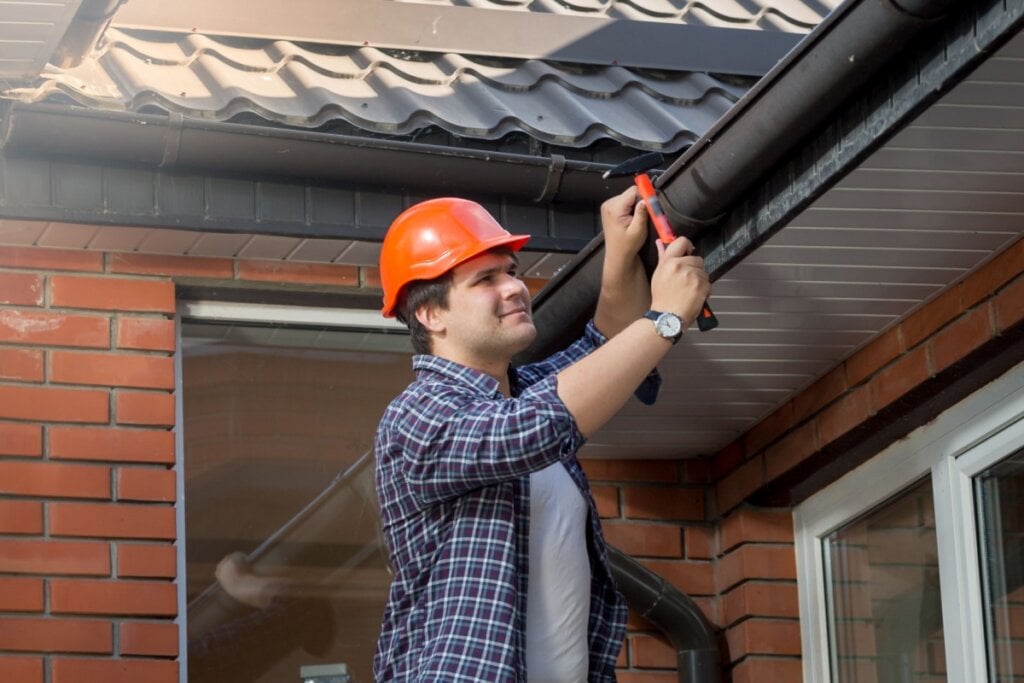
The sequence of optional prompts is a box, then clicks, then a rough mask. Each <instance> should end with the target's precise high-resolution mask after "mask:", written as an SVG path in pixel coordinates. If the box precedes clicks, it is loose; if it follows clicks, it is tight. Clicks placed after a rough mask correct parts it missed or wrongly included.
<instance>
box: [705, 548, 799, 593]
mask: <svg viewBox="0 0 1024 683" xmlns="http://www.w3.org/2000/svg"><path fill="white" fill-rule="evenodd" d="M748 579H793V580H795V579H796V555H795V551H794V550H793V546H790V545H758V544H746V545H741V546H740V547H739V548H737V549H736V550H733V551H732V552H730V553H726V554H725V555H724V556H723V557H722V559H720V560H719V561H718V566H717V571H716V574H715V580H716V582H717V584H718V592H719V593H724V592H725V591H727V590H728V589H730V588H732V587H733V586H735V585H736V584H738V583H740V582H742V581H746V580H748Z"/></svg>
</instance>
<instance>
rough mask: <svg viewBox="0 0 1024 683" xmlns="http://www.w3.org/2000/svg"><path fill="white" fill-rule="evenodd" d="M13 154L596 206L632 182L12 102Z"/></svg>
mask: <svg viewBox="0 0 1024 683" xmlns="http://www.w3.org/2000/svg"><path fill="white" fill-rule="evenodd" d="M0 148H2V149H3V150H4V153H5V154H6V155H8V156H46V157H61V158H73V159H88V160H90V161H93V162H95V161H105V162H113V163H126V164H133V165H140V164H141V165H144V166H149V167H156V168H159V169H178V168H181V169H195V170H206V171H212V172H224V173H231V174H238V173H239V170H240V169H244V172H245V173H246V174H256V175H261V176H264V177H282V176H284V177H290V178H301V179H307V180H312V181H315V182H316V183H318V184H325V185H332V184H333V185H344V186H346V187H373V188H381V189H390V190H394V191H396V192H409V193H431V194H460V195H462V194H466V195H474V196H484V197H486V196H495V197H498V196H500V197H507V198H517V199H525V200H532V201H536V202H543V203H548V202H554V201H558V202H563V203H588V204H592V203H594V202H599V201H602V200H603V199H605V198H606V197H608V196H609V195H610V194H612V193H613V192H618V191H621V189H622V188H623V187H625V185H626V183H627V182H628V181H623V180H621V179H611V180H605V179H603V178H602V177H601V174H602V173H603V172H604V171H605V170H607V169H608V168H610V166H609V165H608V164H599V163H593V162H587V161H577V160H571V159H566V158H565V157H563V156H560V155H551V156H550V157H544V156H531V155H526V154H512V153H507V152H495V151H488V150H478V149H467V148H455V147H446V146H442V145H428V144H421V143H414V142H400V141H393V140H383V139H377V138H369V137H356V136H349V135H333V134H329V133H320V132H314V131H306V130H291V129H284V128H273V127H267V126H256V125H249V124H239V123H223V122H219V121H204V120H198V119H186V118H184V117H182V116H181V115H180V114H171V115H169V116H165V115H158V114H136V113H129V112H115V111H100V110H89V109H82V108H78V107H69V106H65V105H58V104H48V103H43V104H24V103H20V102H14V103H11V104H10V106H9V108H8V110H7V113H6V116H5V120H4V123H3V129H2V131H0Z"/></svg>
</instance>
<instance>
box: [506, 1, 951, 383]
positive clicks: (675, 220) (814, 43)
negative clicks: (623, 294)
mask: <svg viewBox="0 0 1024 683" xmlns="http://www.w3.org/2000/svg"><path fill="white" fill-rule="evenodd" d="M954 4H956V3H955V0H850V1H849V2H847V3H845V4H844V5H842V6H840V7H839V8H837V9H836V10H835V11H834V12H833V13H832V14H830V15H829V16H828V17H827V18H826V19H825V21H823V22H822V23H821V24H820V25H819V26H818V27H817V28H816V29H815V30H814V31H812V32H811V33H810V34H809V35H808V36H807V37H806V38H805V39H804V40H803V41H802V42H801V43H800V44H799V45H797V46H796V47H795V48H794V49H793V51H792V52H790V54H788V55H787V56H786V58H785V59H783V60H782V61H781V62H780V63H779V64H778V65H777V66H776V67H775V68H774V69H772V70H771V71H770V72H769V73H768V74H767V75H765V77H764V78H762V79H761V80H760V81H758V83H757V84H756V85H755V86H754V87H753V88H752V89H751V90H750V91H748V92H747V93H746V95H744V96H743V97H742V98H741V99H740V101H739V102H737V103H736V105H735V106H733V107H732V109H730V110H729V112H727V113H726V114H725V115H724V116H723V117H722V118H721V119H720V120H719V121H718V122H717V123H716V124H715V125H713V126H712V127H711V129H710V130H709V131H708V132H707V133H705V134H704V135H703V136H702V137H701V138H700V139H699V140H698V141H697V142H695V143H694V144H693V146H692V147H690V148H689V149H688V150H687V151H686V152H685V153H684V154H683V155H682V156H681V157H679V159H678V160H676V162H675V163H673V164H672V165H671V166H670V167H669V168H668V169H667V170H666V171H665V172H664V173H662V174H661V175H660V176H659V177H658V178H657V180H656V182H655V186H656V187H657V188H658V195H659V198H660V200H661V203H662V206H663V207H664V208H665V210H666V213H668V215H669V217H670V219H671V222H672V227H673V229H674V230H675V231H676V232H677V234H681V235H686V236H688V237H691V238H693V239H694V240H696V239H697V238H698V237H699V236H700V235H701V234H702V233H704V232H706V231H707V232H708V234H712V233H713V232H714V231H709V230H708V229H709V228H711V227H712V226H715V225H717V224H718V222H719V221H720V220H721V219H722V217H723V215H724V214H725V213H726V212H727V210H728V208H729V207H730V206H731V205H732V204H734V203H735V202H736V201H737V200H738V198H739V197H740V196H741V195H742V193H743V192H744V191H746V190H748V189H750V188H751V187H753V186H755V185H756V183H757V182H758V181H759V180H760V179H762V178H763V177H764V176H765V174H766V173H767V172H769V171H771V170H772V168H773V166H774V165H776V164H777V163H778V162H779V161H780V160H781V159H782V158H783V157H784V156H786V155H789V154H792V153H793V152H794V150H797V149H800V146H801V145H802V144H803V142H804V140H805V139H806V136H808V135H809V134H812V133H815V132H816V131H817V130H818V129H819V128H820V127H821V125H823V123H824V122H826V121H827V120H828V117H829V116H834V115H835V113H836V111H837V109H838V108H839V107H840V106H842V105H843V104H844V102H846V101H847V99H848V98H849V96H850V95H851V94H852V93H854V92H856V90H857V88H858V87H861V86H863V85H864V84H865V83H867V82H868V80H869V79H870V78H871V77H872V76H874V75H876V74H877V73H878V72H879V70H880V69H881V68H882V66H883V65H884V64H885V63H886V62H887V61H888V60H890V59H892V58H893V56H894V55H896V54H897V53H898V52H899V50H900V49H902V48H904V47H906V45H907V43H908V42H909V41H910V40H911V39H912V37H914V36H915V35H917V34H918V33H919V32H920V31H922V30H923V29H924V28H926V27H927V26H930V25H931V24H932V23H934V22H935V21H936V18H937V17H940V16H942V15H943V13H944V12H945V11H946V10H948V9H949V7H950V6H952V5H954ZM847 22H850V23H849V25H847ZM602 255H603V242H602V241H601V238H600V237H599V238H597V239H595V240H594V241H593V242H592V244H591V245H589V246H588V247H587V249H585V250H584V251H583V252H581V254H580V256H579V257H578V258H577V259H575V260H574V261H573V262H572V263H570V264H569V265H568V266H566V267H565V268H564V269H563V270H562V272H561V273H559V274H558V276H557V277H555V278H553V279H552V280H551V281H550V282H549V283H548V284H547V286H545V288H544V289H543V290H542V291H541V292H539V293H538V295H537V297H536V298H535V300H534V310H535V314H534V318H535V322H536V324H537V329H538V335H537V339H536V340H535V342H534V344H533V346H531V347H530V348H529V349H528V350H527V351H525V352H524V353H522V354H520V355H519V356H517V357H516V359H515V361H516V363H527V362H531V361H533V360H537V359H540V358H544V357H546V356H547V355H549V354H550V353H552V352H553V351H554V350H556V349H558V348H560V347H561V346H562V345H564V344H565V343H566V342H567V341H571V340H572V339H574V338H575V336H576V335H578V333H579V330H580V329H582V324H581V325H580V327H575V326H570V325H575V324H576V323H577V322H578V321H583V322H584V323H585V321H586V320H587V319H588V318H589V316H590V315H591V314H592V312H593V310H594V307H595V305H596V302H597V296H598V293H599V291H600V284H601V258H602V257H603V256H602ZM643 256H644V260H645V264H646V265H647V268H648V269H649V270H651V269H653V266H654V263H655V259H656V257H655V252H654V248H653V242H649V244H648V246H647V248H646V250H645V252H644V254H643ZM707 256H708V255H707V254H705V258H707ZM724 272H725V268H721V269H718V270H713V269H711V268H710V267H709V273H710V274H711V277H712V280H714V279H717V277H720V276H721V275H722V274H723V273H724Z"/></svg>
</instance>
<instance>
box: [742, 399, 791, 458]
mask: <svg viewBox="0 0 1024 683" xmlns="http://www.w3.org/2000/svg"><path fill="white" fill-rule="evenodd" d="M794 422H795V420H794V418H793V403H792V402H789V403H786V404H784V405H782V406H780V407H779V408H778V409H777V410H776V411H775V412H773V413H772V414H771V415H769V416H768V417H766V418H765V419H763V420H761V421H760V422H758V423H757V424H756V425H754V426H753V427H752V428H751V429H750V431H748V432H747V433H746V435H744V437H743V447H744V449H745V451H744V452H745V455H746V456H747V457H750V456H752V455H754V454H755V453H757V452H758V451H760V450H761V449H763V448H764V447H765V446H767V445H768V444H770V443H772V442H773V441H775V440H776V439H778V438H779V436H780V435H782V434H784V433H785V432H787V431H788V430H789V429H790V428H791V427H792V426H793V424H794Z"/></svg>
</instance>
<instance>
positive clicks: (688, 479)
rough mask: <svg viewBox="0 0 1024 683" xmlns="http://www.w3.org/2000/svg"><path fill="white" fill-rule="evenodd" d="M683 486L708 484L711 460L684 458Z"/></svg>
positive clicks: (710, 480) (709, 481)
mask: <svg viewBox="0 0 1024 683" xmlns="http://www.w3.org/2000/svg"><path fill="white" fill-rule="evenodd" d="M681 464H682V468H683V479H682V482H683V483H684V484H710V483H711V482H712V479H711V458H706V457H705V458H686V459H685V460H683V461H682V463H681Z"/></svg>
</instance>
